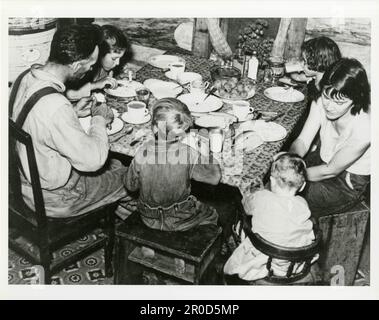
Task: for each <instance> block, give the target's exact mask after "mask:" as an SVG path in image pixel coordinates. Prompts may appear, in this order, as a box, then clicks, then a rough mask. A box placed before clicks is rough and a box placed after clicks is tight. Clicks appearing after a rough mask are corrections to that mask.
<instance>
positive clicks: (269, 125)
mask: <svg viewBox="0 0 379 320" xmlns="http://www.w3.org/2000/svg"><path fill="white" fill-rule="evenodd" d="M239 129H240V130H241V129H242V130H243V131H248V130H252V131H255V132H256V133H258V134H259V135H260V137H261V138H262V140H263V141H266V142H274V141H279V140H282V139H284V138H285V137H286V136H287V130H286V129H285V128H284V127H283V126H281V125H280V124H277V123H275V122H266V121H264V120H252V121H246V122H244V123H242V124H241V125H240V127H239Z"/></svg>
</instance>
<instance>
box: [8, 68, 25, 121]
mask: <svg viewBox="0 0 379 320" xmlns="http://www.w3.org/2000/svg"><path fill="white" fill-rule="evenodd" d="M29 71H30V69H27V70H25V71H24V72H23V73H21V74H20V75H19V76H18V77H17V79H16V80H15V82H14V84H13V87H12V90H11V93H10V95H9V104H8V108H9V110H8V112H9V118H12V114H13V105H14V101H15V100H16V95H17V91H18V88H19V87H20V83H21V80H22V79H23V78H24V76H25V75H26V74H27V73H28V72H29Z"/></svg>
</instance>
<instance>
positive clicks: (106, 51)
mask: <svg viewBox="0 0 379 320" xmlns="http://www.w3.org/2000/svg"><path fill="white" fill-rule="evenodd" d="M101 30H102V32H103V41H102V42H101V44H100V45H99V57H98V60H97V62H96V64H95V65H94V66H93V68H92V70H91V71H90V72H88V73H87V74H86V76H85V77H83V78H82V79H80V81H77V82H73V83H69V84H68V90H67V92H66V95H67V97H68V98H69V99H70V100H79V99H81V98H83V97H89V96H90V95H91V91H93V90H97V89H103V88H104V87H105V86H106V85H110V86H111V88H115V87H116V86H117V81H116V80H115V79H114V76H117V75H118V74H119V73H120V72H121V71H122V67H123V66H124V65H125V63H126V60H127V59H128V58H129V56H130V53H131V51H130V43H129V41H128V39H127V38H126V36H125V34H124V33H123V32H122V30H120V29H118V28H116V27H114V26H112V25H103V26H101Z"/></svg>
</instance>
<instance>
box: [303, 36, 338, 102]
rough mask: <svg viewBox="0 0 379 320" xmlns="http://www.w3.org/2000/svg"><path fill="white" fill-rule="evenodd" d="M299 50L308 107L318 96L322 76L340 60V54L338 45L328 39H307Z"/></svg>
mask: <svg viewBox="0 0 379 320" xmlns="http://www.w3.org/2000/svg"><path fill="white" fill-rule="evenodd" d="M301 50H302V58H303V60H304V76H305V77H306V79H307V81H308V91H307V97H308V103H309V105H310V103H311V102H312V101H313V100H315V98H316V97H317V96H318V94H319V91H320V81H321V79H322V76H323V75H324V73H325V71H326V70H327V69H328V68H329V67H330V66H331V65H332V64H334V63H335V62H336V61H338V60H340V59H341V52H340V49H339V48H338V45H337V44H336V43H335V42H334V41H333V40H332V39H330V38H328V37H318V38H313V39H309V40H307V41H305V42H304V43H303V45H302V47H301Z"/></svg>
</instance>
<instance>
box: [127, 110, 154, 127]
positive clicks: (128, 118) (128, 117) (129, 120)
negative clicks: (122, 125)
mask: <svg viewBox="0 0 379 320" xmlns="http://www.w3.org/2000/svg"><path fill="white" fill-rule="evenodd" d="M121 119H122V120H124V121H125V122H127V123H131V124H143V123H146V122H149V121H150V119H151V115H150V114H147V115H146V116H145V117H144V118H143V119H142V120H140V121H136V120H134V119H131V118H130V116H129V114H128V112H124V113H123V114H122V115H121Z"/></svg>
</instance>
